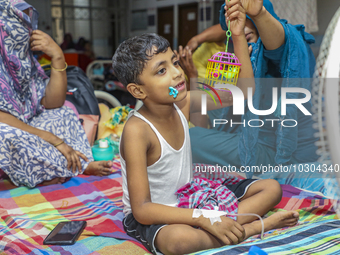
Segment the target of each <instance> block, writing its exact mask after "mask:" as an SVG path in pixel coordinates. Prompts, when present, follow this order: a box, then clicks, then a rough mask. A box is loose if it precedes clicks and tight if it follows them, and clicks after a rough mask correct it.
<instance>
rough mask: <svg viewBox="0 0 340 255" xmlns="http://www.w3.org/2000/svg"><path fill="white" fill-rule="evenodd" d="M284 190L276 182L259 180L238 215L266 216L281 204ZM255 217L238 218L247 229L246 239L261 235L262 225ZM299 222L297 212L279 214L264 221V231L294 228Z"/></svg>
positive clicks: (250, 189) (252, 187) (247, 194)
mask: <svg viewBox="0 0 340 255" xmlns="http://www.w3.org/2000/svg"><path fill="white" fill-rule="evenodd" d="M281 198H282V190H281V186H280V184H279V183H278V182H277V181H275V180H259V181H256V182H255V183H253V184H252V185H251V186H250V187H249V189H248V191H247V193H246V194H245V195H244V197H242V198H241V201H240V203H239V204H238V214H242V213H254V214H257V215H259V216H261V217H262V216H264V215H265V214H266V213H267V212H269V211H270V210H271V209H272V208H274V206H276V205H277V204H278V203H280V201H281ZM257 219H258V218H257V217H255V216H238V217H237V222H238V223H240V224H241V225H242V226H243V227H244V229H245V232H246V233H245V237H246V239H247V238H248V237H250V236H253V235H257V234H259V233H261V230H262V224H261V221H260V220H257ZM298 220H299V213H298V212H296V211H284V212H277V213H275V214H273V215H271V216H269V217H268V218H266V219H264V220H263V223H264V231H269V230H271V229H276V228H283V227H288V226H294V225H296V223H297V222H298Z"/></svg>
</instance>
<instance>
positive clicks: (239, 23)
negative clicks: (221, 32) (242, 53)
mask: <svg viewBox="0 0 340 255" xmlns="http://www.w3.org/2000/svg"><path fill="white" fill-rule="evenodd" d="M225 10H226V12H225V21H226V24H227V25H228V23H229V21H230V31H231V33H232V36H242V35H244V27H245V25H246V11H245V10H244V8H243V6H242V3H241V0H230V2H228V1H227V0H226V6H225Z"/></svg>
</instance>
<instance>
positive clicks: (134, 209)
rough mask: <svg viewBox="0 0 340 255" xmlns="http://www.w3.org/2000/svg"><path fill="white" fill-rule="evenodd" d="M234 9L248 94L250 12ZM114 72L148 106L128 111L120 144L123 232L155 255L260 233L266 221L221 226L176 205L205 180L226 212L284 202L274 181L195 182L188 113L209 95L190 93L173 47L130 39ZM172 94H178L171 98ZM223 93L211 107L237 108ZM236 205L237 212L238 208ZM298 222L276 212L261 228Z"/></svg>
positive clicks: (147, 38) (244, 219)
mask: <svg viewBox="0 0 340 255" xmlns="http://www.w3.org/2000/svg"><path fill="white" fill-rule="evenodd" d="M230 10H232V11H231V12H230V13H229V17H230V20H231V32H232V37H233V42H234V45H235V54H236V55H237V57H238V58H239V60H240V63H242V67H241V71H240V78H250V79H246V80H248V81H247V82H241V81H239V82H238V87H239V88H240V89H241V90H242V91H243V92H244V94H246V93H245V92H246V91H247V89H248V87H252V88H253V89H254V81H253V79H252V78H253V71H252V68H251V63H250V59H249V53H248V45H247V40H246V38H245V35H244V26H245V21H246V14H245V11H244V9H243V8H242V5H241V4H240V3H239V2H238V3H237V4H235V8H231V9H230ZM113 69H114V71H115V74H116V76H117V78H118V79H119V80H120V81H121V82H122V83H123V84H124V85H125V86H126V87H127V89H128V91H129V92H130V93H131V94H132V95H133V96H134V97H135V98H137V99H140V100H142V101H143V106H142V107H141V108H140V109H139V110H138V111H132V112H130V116H129V117H130V118H129V120H128V121H127V123H126V125H125V127H124V131H123V134H122V138H121V143H120V156H121V164H122V176H123V192H124V195H123V203H124V213H125V216H126V217H125V218H124V220H123V224H124V228H125V230H126V232H127V233H128V234H129V235H130V236H132V237H134V238H136V239H137V240H139V241H140V242H141V243H142V244H143V245H144V246H145V247H146V248H147V249H148V250H149V251H151V252H152V253H154V254H156V253H157V252H159V251H160V252H162V253H164V254H185V253H191V252H195V251H199V250H204V249H209V248H216V247H220V246H222V245H228V244H236V243H239V242H241V241H243V240H244V239H246V238H248V237H250V236H252V235H255V234H259V233H260V232H261V229H262V225H261V222H260V221H258V220H256V219H257V218H256V217H253V216H238V217H237V218H236V217H235V218H234V219H232V218H230V217H225V216H221V218H220V219H221V222H214V223H213V224H212V222H211V219H210V217H204V215H201V216H199V217H196V215H195V214H194V212H195V213H197V209H195V208H197V207H192V205H190V203H189V206H188V207H189V208H178V207H177V206H178V204H179V203H178V200H177V195H176V191H177V190H178V189H180V188H181V187H182V186H184V185H186V187H187V188H188V189H189V190H190V187H191V186H194V185H198V186H199V184H200V183H202V182H204V183H208V184H212V186H214V185H215V186H216V187H217V186H218V187H219V188H221V194H223V197H224V198H225V200H227V203H226V204H227V205H228V204H230V205H232V206H231V207H228V206H226V210H227V212H233V213H238V214H241V213H255V214H258V215H260V216H263V215H264V214H266V213H267V212H268V211H269V210H270V209H271V208H273V207H274V206H275V205H276V204H278V203H279V202H280V200H281V188H280V185H279V184H278V183H277V182H276V181H274V180H258V181H256V182H255V180H244V181H241V182H239V183H237V184H236V185H234V188H233V186H228V187H229V189H228V188H227V187H226V186H225V184H229V183H228V180H227V179H226V180H223V181H220V182H217V181H216V182H215V183H213V182H212V181H209V180H197V179H193V178H192V164H191V147H190V137H189V130H188V123H187V121H188V119H189V108H190V109H191V112H193V111H195V110H196V111H200V109H201V105H200V103H201V102H200V98H201V94H202V93H204V92H201V91H192V92H191V91H190V92H187V90H186V84H185V76H184V72H183V70H182V68H181V67H180V65H179V61H178V59H177V56H176V54H174V52H173V51H172V49H171V48H170V45H169V42H168V41H167V40H166V39H164V38H163V37H160V36H158V35H156V34H143V35H141V36H136V37H133V38H130V39H128V40H126V41H125V42H123V43H122V44H121V45H120V46H119V47H118V49H117V51H116V52H115V54H114V56H113ZM174 91H177V92H178V93H171V92H174ZM169 92H170V93H169ZM169 94H170V95H169ZM219 94H220V96H221V98H222V97H223V98H222V103H223V105H222V106H221V105H219V106H215V104H214V102H213V100H211V101H209V99H208V100H207V105H208V108H209V109H217V108H218V107H226V106H231V105H232V104H233V99H232V96H231V95H230V94H229V93H228V92H220V93H219ZM181 190H182V191H186V192H188V190H185V189H183V188H182V189H181ZM230 190H233V192H232V191H230ZM235 194H236V195H235ZM237 194H238V195H237ZM179 197H180V194H179ZM237 199H239V201H238V202H239V203H238V205H237ZM235 201H236V208H234V207H233V206H234V205H235ZM205 202H207V203H209V202H208V201H199V203H198V204H200V205H201V204H204V203H205ZM218 206H219V205H218ZM199 208H202V207H199ZM203 208H205V207H204V206H203ZM206 208H209V206H208V207H206ZM210 208H211V207H210ZM219 208H221V207H220V206H219ZM213 209H214V207H213ZM195 210H196V211H195ZM298 217H299V216H298V213H297V212H293V211H289V212H278V213H276V214H274V215H272V216H270V217H268V218H266V219H265V220H264V229H265V231H268V230H270V229H273V228H281V227H284V226H293V225H295V224H296V223H297V221H298ZM195 227H197V228H195Z"/></svg>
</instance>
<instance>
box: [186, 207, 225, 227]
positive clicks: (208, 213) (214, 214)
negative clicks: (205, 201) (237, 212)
mask: <svg viewBox="0 0 340 255" xmlns="http://www.w3.org/2000/svg"><path fill="white" fill-rule="evenodd" d="M201 215H203V217H204V218H208V219H210V223H211V225H213V224H214V223H215V222H222V220H221V216H223V215H227V213H226V212H221V211H215V210H206V209H194V212H193V214H192V217H193V218H199V217H200V216H201Z"/></svg>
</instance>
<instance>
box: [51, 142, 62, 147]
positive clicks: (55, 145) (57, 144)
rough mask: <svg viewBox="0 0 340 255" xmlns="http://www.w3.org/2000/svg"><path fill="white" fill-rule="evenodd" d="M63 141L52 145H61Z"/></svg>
mask: <svg viewBox="0 0 340 255" xmlns="http://www.w3.org/2000/svg"><path fill="white" fill-rule="evenodd" d="M63 143H64V141H61V142H60V143H56V144H54V145H53V146H54V147H57V146H59V145H61V144H63Z"/></svg>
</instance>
